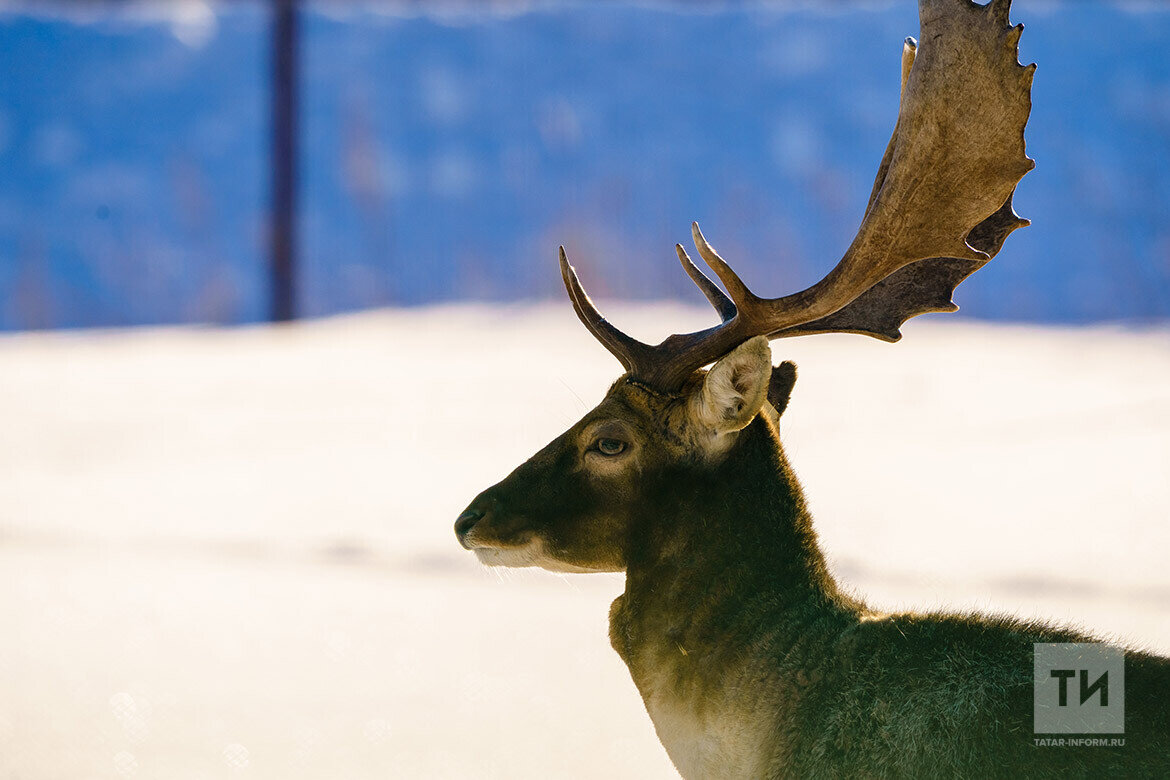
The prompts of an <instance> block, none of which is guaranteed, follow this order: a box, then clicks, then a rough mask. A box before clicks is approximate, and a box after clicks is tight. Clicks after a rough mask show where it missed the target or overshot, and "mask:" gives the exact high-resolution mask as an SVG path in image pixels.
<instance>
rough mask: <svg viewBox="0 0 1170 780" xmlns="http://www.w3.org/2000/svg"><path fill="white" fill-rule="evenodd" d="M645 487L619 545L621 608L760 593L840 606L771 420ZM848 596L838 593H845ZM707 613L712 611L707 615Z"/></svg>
mask: <svg viewBox="0 0 1170 780" xmlns="http://www.w3.org/2000/svg"><path fill="white" fill-rule="evenodd" d="M656 483H657V484H655V485H652V486H650V487H651V489H650V490H647V491H646V496H647V497H646V499H645V500H644V503H643V506H642V507H641V512H640V517H639V518H638V519H637V520H636V521H635V523H634V524H633V529H632V531H631V535H630V539H629V546H628V549H627V559H628V561H627V570H626V571H627V580H626V593H625V596H626V601H627V602H629V603H628V604H627V607H628V608H629V609H631V610H633V612H635V613H637V612H640V611H641V607H642V606H645V607H647V608H653V609H654V611H655V612H659V613H661V611H662V610H666V611H667V612H676V611H677V614H676V615H674V617H675V618H676V619H683V618H687V619H688V620H687V622H688V623H691V624H696V623H701V622H702V621H703V618H702V616H701V615H700V614H697V613H696V612H695V608H697V607H701V606H702V607H708V608H709V607H713V606H714V601H715V600H718V599H720V598H722V599H725V601H726V604H725V605H724V606H723V607H722V608H721V609H719V610H716V613H717V614H719V615H721V616H724V615H725V616H730V615H731V614H733V613H734V612H735V611H736V607H737V605H743V606H747V605H748V604H750V603H752V602H755V601H759V600H767V601H769V602H770V603H772V604H775V605H778V606H793V607H796V606H800V607H803V606H804V605H805V604H806V603H808V602H810V601H811V602H815V603H822V604H824V605H826V606H839V605H840V604H841V603H843V599H844V597H843V596H842V595H841V593H840V591H839V590H838V588H837V586H836V583H835V582H834V581H833V579H832V576H831V575H830V574H829V572H828V568H827V566H826V565H825V559H824V556H823V554H822V553H821V550H820V547H819V546H818V544H817V539H816V534H815V532H814V531H813V528H812V519H811V517H810V515H809V513H808V510H807V508H806V506H805V501H804V495H803V493H802V491H801V488H800V484H799V483H798V482H797V480H796V476H795V474H794V473H793V471H792V469H791V467H790V466H789V465H788V461H787V459H786V458H785V457H784V452H783V450H782V448H781V446H780V440H779V436H778V435H777V432H776V430H775V428H774V427H773V426H772V424H771V423H770V422H768V421H766V420H765V419H764V418H763V417H757V418H756V420H755V421H754V422H753V423H752V424H751V425H749V426H748V427H747V428H746V429H745V430H744V431H743V432H742V433H741V434H740V436H739V440H738V441H737V442H736V443H735V445H734V446H733V447H732V448H731V450H730V451H729V452H728V453H727V455H726V456H725V458H724V459H723V460H722V461H721V462H720V463H719V464H717V465H715V466H713V467H712V466H710V465H700V464H696V465H694V466H692V467H688V468H684V469H680V470H678V471H677V472H675V473H671V474H666V475H662V476H661V477H660V478H659V479H658V480H656ZM846 601H847V600H846ZM714 618H715V615H712V619H714Z"/></svg>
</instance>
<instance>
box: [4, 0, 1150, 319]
mask: <svg viewBox="0 0 1170 780" xmlns="http://www.w3.org/2000/svg"><path fill="white" fill-rule="evenodd" d="M1015 5H1016V8H1015V11H1014V14H1013V18H1014V20H1018V21H1023V22H1024V23H1025V26H1026V31H1025V33H1024V36H1023V40H1022V42H1021V61H1023V62H1025V63H1027V62H1032V61H1035V62H1037V63H1039V70H1038V72H1037V75H1036V80H1035V86H1034V90H1033V104H1034V109H1033V113H1032V120H1031V122H1030V124H1029V126H1028V131H1027V141H1028V152H1029V155H1030V156H1031V157H1033V158H1035V159H1036V161H1037V168H1036V170H1035V171H1033V172H1032V173H1030V174H1029V175H1028V176H1027V177H1025V179H1024V181H1023V183H1022V184H1021V185H1020V188H1019V191H1018V193H1017V197H1016V208H1017V211H1019V212H1020V213H1021V214H1022V215H1024V216H1026V217H1029V218H1030V219H1032V221H1033V226H1032V227H1030V228H1028V229H1026V230H1022V231H1019V232H1017V233H1016V234H1014V235H1013V236H1012V237H1011V238H1010V239H1009V241H1008V244H1007V246H1006V248H1005V249H1004V251H1003V252H1002V253H1001V254H1000V255H999V256H998V257H997V258H996V259H995V261H993V262H992V263H991V264H990V265H988V266H987V267H986V268H985V269H983V270H982V271H980V272H979V273H978V274H976V275H975V276H974V277H973V278H972V279H971V280H969V281H968V282H966V283H964V285H963V286H962V287H961V288H960V289H959V291H958V293H957V296H956V300H957V301H958V302H959V303H960V305H961V306H962V307H963V312H964V314H967V315H969V316H975V317H982V318H990V319H1000V320H1023V321H1040V322H1066V323H1074V322H1090V321H1098V320H1127V321H1148V320H1152V319H1157V318H1164V317H1167V316H1170V55H1168V52H1170V9H1168V8H1166V7H1165V5H1163V4H1142V3H1116V4H1115V3H1103V2H1102V3H1091V2H1064V3H1056V2H1052V0H1046V1H1045V2H1039V1H1036V0H1034V1H1033V2H1029V1H1028V0H1017V2H1016V4H1015ZM83 6H84V4H76V5H71V6H68V5H67V6H58V5H52V4H45V3H37V4H32V5H25V6H18V7H17V8H16V10H12V9H11V8H10V9H9V10H8V11H6V12H0V329H23V328H40V327H77V326H108V325H123V324H142V323H160V322H222V323H235V322H248V321H254V320H257V319H261V318H263V317H264V315H265V309H266V301H267V290H266V283H267V280H266V276H265V262H266V235H267V234H266V220H267V202H268V194H267V190H268V169H267V155H268V147H267V138H268V132H269V131H268V124H267V123H268V114H267V111H268V102H269V96H268V88H269V85H268V62H269V52H268V38H267V36H268V22H269V20H268V16H267V8H266V6H265V5H264V4H262V3H257V2H235V3H231V4H228V5H218V6H211V13H210V14H205V15H204V17H200V18H197V19H195V20H194V21H192V20H191V19H186V20H184V19H179V20H177V21H176V20H175V19H172V18H169V17H168V16H167V14H165V13H161V12H159V13H155V14H153V15H152V14H149V13H147V14H143V13H136V12H133V11H127V10H120V9H118V8H106V9H105V10H99V11H92V10H90V11H84V10H81V11H79V10H77V9H78V8H79V7H83ZM914 6H915V4H914V3H913V2H911V1H910V0H906V1H905V2H889V3H877V4H875V3H867V4H849V3H833V4H829V5H825V6H819V7H811V6H809V5H807V4H797V5H791V4H787V3H772V4H761V3H753V4H735V3H732V4H702V5H685V4H665V3H660V4H643V5H630V4H619V3H612V4H611V3H592V4H585V3H560V4H558V3H553V4H539V5H534V6H515V5H510V4H507V3H504V4H496V5H494V6H492V7H493V8H495V9H496V10H495V11H493V12H488V11H483V10H475V9H478V8H482V7H483V6H482V4H479V5H472V6H446V5H434V4H432V5H430V6H427V5H422V6H420V5H417V4H411V5H403V4H369V3H367V4H336V3H334V4H324V3H320V4H306V6H305V10H304V14H303V17H302V18H303V38H302V43H303V50H302V58H303V59H302V62H303V74H304V76H303V94H302V101H303V102H302V107H303V127H302V130H303V133H302V148H301V162H302V166H303V167H302V178H301V187H300V202H301V231H300V256H301V269H300V270H301V273H300V286H301V301H300V304H301V308H302V311H303V312H304V313H305V314H307V315H321V314H327V313H331V312H337V311H345V310H351V309H357V308H363V307H369V306H380V305H416V304H423V303H428V302H434V301H447V300H464V299H473V300H519V299H536V298H550V297H557V296H561V295H563V293H562V292H561V291H560V280H559V275H558V273H557V271H556V261H555V258H556V247H557V245H558V244H561V243H563V244H565V245H566V246H567V248H568V250H569V252H570V257H571V259H572V260H573V261H574V263H575V264H576V265H577V267H578V268H579V269H580V271H581V273H582V276H583V278H584V281H585V283H586V285H587V287H589V289H590V290H591V292H593V293H594V294H595V295H598V296H601V297H604V296H617V297H625V298H635V299H652V298H678V299H685V300H695V301H698V300H700V299H699V297H698V294H697V293H696V292H695V291H694V290H693V288H691V287H690V283H689V282H688V281H687V280H686V278H685V276H683V274H682V273H681V271H680V270H679V269H678V266H677V261H676V260H675V258H674V253H673V250H672V246H673V244H674V243H675V242H676V241H682V242H684V243H689V224H690V222H691V220H698V221H699V222H700V224H702V225H703V228H704V231H705V232H706V234H707V235H708V236H709V237H710V238H711V239H712V241H713V242H714V243H715V244H716V245H717V246H718V247H719V248H720V250H721V252H723V254H724V256H725V257H727V258H728V260H729V261H730V262H732V264H733V265H734V266H735V267H736V268H737V269H739V270H740V271H741V273H742V275H743V276H744V278H745V280H746V281H748V283H749V284H750V285H752V286H753V287H754V288H755V289H756V290H757V291H759V292H760V293H762V294H772V295H775V294H780V293H784V292H790V291H792V290H794V289H797V288H798V287H802V286H805V285H807V284H810V283H812V282H814V281H816V279H818V278H819V277H820V276H821V275H823V274H824V273H825V272H826V271H827V270H828V269H829V268H830V267H831V266H832V265H833V264H834V263H835V262H836V260H837V259H838V258H839V257H840V255H841V253H842V251H843V250H844V248H845V247H846V246H847V245H848V243H849V241H850V239H851V238H852V235H853V233H854V231H855V229H856V226H857V224H858V221H859V219H860V215H861V212H862V210H863V208H864V205H865V201H866V199H867V197H868V195H869V189H870V186H871V184H872V180H873V175H874V173H875V171H876V169H877V164H878V161H879V160H880V158H881V154H882V151H883V150H884V148H885V144H886V141H887V140H888V138H889V134H890V131H891V129H892V127H893V124H894V120H895V118H896V113H897V94H898V78H899V70H898V63H899V57H900V51H901V41H902V39H903V38H904V37H905V36H906V35H917V32H918V21H917V13H916V9H915V7H914ZM428 8H429V9H430V10H427V9H428Z"/></svg>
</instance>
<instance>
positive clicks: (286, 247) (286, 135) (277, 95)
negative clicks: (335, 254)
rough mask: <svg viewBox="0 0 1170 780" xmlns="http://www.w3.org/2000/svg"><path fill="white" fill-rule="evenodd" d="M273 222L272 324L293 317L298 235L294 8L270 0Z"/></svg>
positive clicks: (287, 1)
mask: <svg viewBox="0 0 1170 780" xmlns="http://www.w3.org/2000/svg"><path fill="white" fill-rule="evenodd" d="M272 6H273V9H272V10H273V19H272V221H271V236H270V239H269V240H270V251H271V253H272V255H271V268H270V273H271V276H272V290H271V292H272V299H271V308H270V312H269V316H270V318H271V319H272V321H273V322H285V321H288V320H292V319H295V318H296V316H297V307H296V297H297V288H296V236H297V229H296V228H297V218H296V217H297V197H296V195H297V87H298V84H297V75H298V73H297V54H298V49H297V47H298V42H297V9H296V0H273V2H272Z"/></svg>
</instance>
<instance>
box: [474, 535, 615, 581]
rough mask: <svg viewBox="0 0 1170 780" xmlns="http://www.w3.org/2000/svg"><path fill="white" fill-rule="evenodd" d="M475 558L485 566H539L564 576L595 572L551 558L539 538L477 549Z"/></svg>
mask: <svg viewBox="0 0 1170 780" xmlns="http://www.w3.org/2000/svg"><path fill="white" fill-rule="evenodd" d="M475 557H476V558H478V559H479V562H480V563H482V564H483V565H484V566H504V567H508V568H513V569H520V568H526V567H531V566H537V567H540V568H541V569H544V570H546V571H553V572H558V573H562V574H592V573H593V572H594V571H595V570H594V569H587V568H585V567H583V566H577V565H575V564H572V563H565V562H564V561H558V560H557V559H556V558H553V557H550V556H549V555H548V553H547V552H546V550H545V546H544V541H543V540H542V539H540V538H538V537H533V538H532V539H530V540H528V541H527V542H525V543H524V544H522V545H519V546H516V547H476V548H475Z"/></svg>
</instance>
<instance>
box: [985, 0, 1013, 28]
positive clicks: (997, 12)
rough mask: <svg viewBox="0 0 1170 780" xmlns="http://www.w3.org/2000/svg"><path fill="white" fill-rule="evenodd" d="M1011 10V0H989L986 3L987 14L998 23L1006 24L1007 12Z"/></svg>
mask: <svg viewBox="0 0 1170 780" xmlns="http://www.w3.org/2000/svg"><path fill="white" fill-rule="evenodd" d="M1011 10H1012V0H991V2H990V3H988V4H987V15H988V16H990V17H991V18H992V19H994V20H995V21H996V22H998V23H999V24H1003V25H1006V24H1008V13H1009V12H1010V11H1011Z"/></svg>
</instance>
